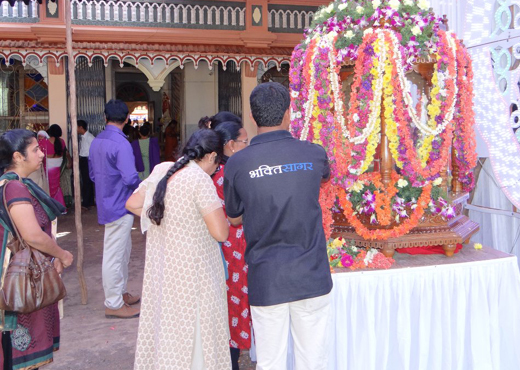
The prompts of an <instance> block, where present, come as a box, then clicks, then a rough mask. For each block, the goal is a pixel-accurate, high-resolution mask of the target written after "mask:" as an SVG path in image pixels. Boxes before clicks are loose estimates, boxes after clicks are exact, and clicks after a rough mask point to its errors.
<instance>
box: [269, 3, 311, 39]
mask: <svg viewBox="0 0 520 370" xmlns="http://www.w3.org/2000/svg"><path fill="white" fill-rule="evenodd" d="M316 9H317V7H297V6H281V5H270V6H269V21H268V27H269V31H271V32H280V33H303V31H304V30H305V29H306V28H308V27H309V26H310V25H311V22H312V18H313V16H314V12H315V11H316Z"/></svg>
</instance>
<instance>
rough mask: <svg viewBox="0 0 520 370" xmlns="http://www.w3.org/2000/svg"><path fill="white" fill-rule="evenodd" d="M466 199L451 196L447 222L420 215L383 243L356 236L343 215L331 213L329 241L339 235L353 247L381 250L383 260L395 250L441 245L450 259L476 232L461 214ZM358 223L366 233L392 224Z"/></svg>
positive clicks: (462, 194) (463, 196) (472, 222)
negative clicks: (405, 231) (410, 226)
mask: <svg viewBox="0 0 520 370" xmlns="http://www.w3.org/2000/svg"><path fill="white" fill-rule="evenodd" d="M468 198H469V194H468V193H459V194H452V195H451V202H450V203H451V205H452V206H453V208H454V210H455V213H456V216H455V217H453V218H452V219H451V220H446V219H445V218H444V217H442V216H441V215H431V214H424V216H423V217H422V218H421V220H420V221H419V224H418V225H417V226H416V227H415V228H413V229H412V230H411V231H410V232H409V233H408V234H405V235H403V236H400V237H397V238H388V239H386V240H370V239H364V238H363V237H362V236H360V235H358V234H357V233H356V231H355V230H354V227H353V226H351V225H349V223H348V221H347V219H346V218H345V216H344V215H343V213H335V214H334V215H333V220H334V223H333V230H332V235H331V236H332V237H333V238H337V237H340V236H341V237H343V238H344V239H346V240H353V241H354V242H355V244H356V245H357V246H363V247H369V248H378V249H381V250H382V252H383V254H384V255H385V256H387V257H392V256H393V255H394V252H395V249H396V248H410V247H427V246H436V245H442V246H443V249H444V251H445V254H446V256H448V257H451V256H453V254H454V252H455V247H456V245H457V243H468V242H469V239H470V237H471V236H472V235H473V234H475V233H476V232H477V231H478V229H479V225H478V224H477V223H476V222H474V221H472V220H470V219H469V218H468V217H467V216H465V215H464V214H463V210H464V205H465V204H466V202H467V200H468ZM360 221H362V222H363V224H364V226H366V227H367V228H369V229H370V230H377V229H384V228H391V227H393V226H394V225H392V224H391V225H388V226H386V227H385V226H377V225H371V224H370V221H369V219H368V218H367V219H366V220H364V219H360Z"/></svg>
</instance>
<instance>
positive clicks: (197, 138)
mask: <svg viewBox="0 0 520 370" xmlns="http://www.w3.org/2000/svg"><path fill="white" fill-rule="evenodd" d="M210 137H212V138H211V139H210ZM219 149H220V152H221V151H222V147H221V140H220V137H219V136H218V135H217V134H216V133H215V132H213V131H212V130H208V129H206V130H200V131H197V132H196V133H195V134H193V135H192V137H191V138H190V140H189V141H188V144H187V145H186V147H185V148H184V150H183V156H182V157H181V158H180V159H179V160H177V162H175V163H174V164H173V166H171V167H170V169H169V170H168V172H167V173H166V175H164V177H163V178H162V179H161V181H159V183H158V184H157V188H156V189H155V193H154V195H153V205H152V206H151V207H150V208H149V209H148V211H147V216H148V217H149V218H150V220H152V222H153V223H154V224H155V225H158V226H159V225H160V224H161V220H162V219H163V217H164V210H165V205H164V198H165V196H166V189H167V186H168V180H169V179H170V177H172V176H173V175H174V174H175V173H176V172H177V171H179V170H181V169H182V168H184V167H185V166H186V165H187V164H188V163H189V161H191V160H200V159H202V158H203V157H204V156H205V155H206V154H208V153H211V152H217V153H218V152H219Z"/></svg>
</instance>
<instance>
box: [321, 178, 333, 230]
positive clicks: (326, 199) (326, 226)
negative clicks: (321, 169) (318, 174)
mask: <svg viewBox="0 0 520 370" xmlns="http://www.w3.org/2000/svg"><path fill="white" fill-rule="evenodd" d="M335 188H336V187H335V186H334V185H333V184H332V182H331V181H327V182H325V183H323V184H321V189H320V206H321V213H322V219H323V221H322V223H323V230H324V231H325V236H326V237H327V238H329V237H330V234H331V233H332V223H333V220H332V212H331V211H330V210H331V208H332V207H333V206H334V202H335V201H336V189H335Z"/></svg>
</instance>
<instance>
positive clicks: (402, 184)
mask: <svg viewBox="0 0 520 370" xmlns="http://www.w3.org/2000/svg"><path fill="white" fill-rule="evenodd" d="M406 185H408V181H406V180H405V179H399V181H397V187H398V188H404V187H405V186H406Z"/></svg>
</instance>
